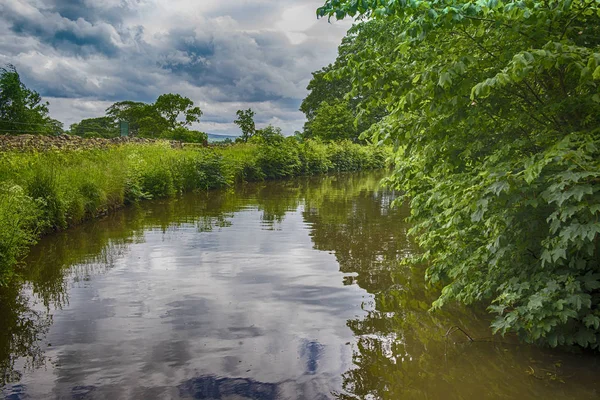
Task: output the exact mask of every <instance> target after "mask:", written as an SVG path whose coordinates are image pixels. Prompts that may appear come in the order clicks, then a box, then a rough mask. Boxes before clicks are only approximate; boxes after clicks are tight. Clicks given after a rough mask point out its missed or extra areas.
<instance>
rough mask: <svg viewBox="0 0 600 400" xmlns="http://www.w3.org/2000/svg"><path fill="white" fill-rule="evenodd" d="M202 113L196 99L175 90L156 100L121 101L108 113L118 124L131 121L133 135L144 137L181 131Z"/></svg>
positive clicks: (191, 135)
mask: <svg viewBox="0 0 600 400" xmlns="http://www.w3.org/2000/svg"><path fill="white" fill-rule="evenodd" d="M201 116H202V110H200V107H194V102H193V101H192V100H190V99H189V98H187V97H183V96H181V95H180V94H173V93H167V94H162V95H160V96H158V98H157V99H156V101H155V102H154V103H153V104H147V103H141V102H135V101H120V102H117V103H114V104H113V105H111V106H110V107H108V108H107V109H106V117H108V118H110V119H111V120H112V122H113V124H115V126H116V124H117V123H118V122H119V121H128V122H129V131H130V133H131V135H133V136H141V137H159V136H161V135H162V134H163V132H166V131H176V132H179V133H181V132H182V131H181V129H186V127H187V126H189V125H191V124H192V123H194V122H199V121H200V117H201ZM194 136H197V135H195V134H190V137H194Z"/></svg>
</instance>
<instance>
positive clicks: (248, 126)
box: [233, 108, 256, 142]
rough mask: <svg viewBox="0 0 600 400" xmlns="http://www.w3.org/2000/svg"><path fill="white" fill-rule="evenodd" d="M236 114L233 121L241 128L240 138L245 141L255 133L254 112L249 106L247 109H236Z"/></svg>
mask: <svg viewBox="0 0 600 400" xmlns="http://www.w3.org/2000/svg"><path fill="white" fill-rule="evenodd" d="M236 115H237V116H238V118H237V119H236V120H235V121H233V123H234V124H236V125H237V126H239V127H240V129H241V130H242V136H241V137H240V140H241V141H242V142H247V141H248V139H250V138H251V137H252V136H254V134H255V133H256V124H255V123H254V115H255V113H254V111H252V109H251V108H249V109H247V110H237V112H236Z"/></svg>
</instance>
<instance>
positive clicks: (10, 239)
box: [0, 183, 41, 286]
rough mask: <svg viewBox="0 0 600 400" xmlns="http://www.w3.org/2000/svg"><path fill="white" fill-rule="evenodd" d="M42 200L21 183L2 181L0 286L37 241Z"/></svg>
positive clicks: (0, 193) (0, 201) (0, 204)
mask: <svg viewBox="0 0 600 400" xmlns="http://www.w3.org/2000/svg"><path fill="white" fill-rule="evenodd" d="M40 214H41V213H40V207H39V204H38V203H37V202H36V201H34V200H33V199H32V198H31V197H29V196H27V194H26V193H25V190H24V189H23V188H22V187H21V186H18V185H12V184H8V183H4V184H2V185H0V286H2V285H4V283H6V281H7V279H8V278H10V276H11V275H12V274H13V268H12V267H13V266H14V265H15V264H16V263H17V262H18V261H19V259H20V257H21V256H22V255H23V254H24V253H25V251H26V249H27V247H28V246H29V245H31V244H33V243H34V242H35V239H36V231H35V225H36V222H38V217H39V216H40Z"/></svg>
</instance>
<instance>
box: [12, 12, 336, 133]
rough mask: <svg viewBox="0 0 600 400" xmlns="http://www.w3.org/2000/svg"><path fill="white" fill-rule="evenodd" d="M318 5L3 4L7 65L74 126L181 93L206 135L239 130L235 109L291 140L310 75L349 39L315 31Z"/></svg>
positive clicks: (328, 60)
mask: <svg viewBox="0 0 600 400" xmlns="http://www.w3.org/2000/svg"><path fill="white" fill-rule="evenodd" d="M318 3H319V2H317V3H315V5H313V4H312V3H311V4H310V5H307V2H305V1H301V0H285V1H280V2H275V1H267V0H249V1H247V2H244V3H240V2H234V1H228V2H224V1H216V0H206V1H203V2H202V3H194V2H188V1H178V0H172V1H167V0H105V1H92V0H2V1H0V64H6V63H12V64H14V65H16V67H17V69H18V71H19V72H20V74H21V76H22V78H23V80H24V82H25V83H26V84H27V85H28V86H30V87H32V88H33V89H35V90H37V91H38V92H40V94H41V95H42V96H44V97H46V98H50V99H49V100H50V103H51V110H52V112H53V113H56V114H58V116H57V117H58V118H61V117H63V116H64V117H63V118H66V119H67V120H65V122H66V123H67V124H68V123H71V122H75V120H77V119H79V118H81V117H92V116H95V115H87V114H85V113H86V112H89V113H91V112H97V110H101V109H103V108H105V103H106V102H114V101H120V100H136V101H145V102H152V101H154V100H155V99H156V97H158V96H159V95H160V94H162V93H168V92H177V93H181V94H183V95H186V96H188V97H190V98H192V99H193V100H194V101H195V102H197V103H198V104H200V105H201V106H202V108H203V110H205V115H204V118H203V121H204V122H206V123H207V125H206V126H207V128H206V129H223V130H227V129H230V128H231V127H232V126H233V125H232V124H231V121H233V119H234V118H235V110H236V109H238V108H248V107H252V108H254V109H255V110H257V112H258V113H260V114H259V115H257V121H259V122H260V121H263V122H265V123H266V122H269V121H270V122H275V123H278V124H281V125H282V126H283V127H284V130H287V131H288V133H291V132H293V130H294V129H298V128H299V127H300V126H301V125H302V117H303V116H302V114H301V113H299V112H298V111H297V109H298V106H299V104H300V102H301V99H302V98H303V97H304V95H305V87H306V84H307V83H308V80H309V79H310V72H311V71H313V70H315V69H318V68H320V67H321V66H323V65H325V64H327V63H329V62H331V61H332V60H333V58H334V57H335V47H336V42H337V41H338V40H339V39H340V38H341V32H342V30H340V29H337V31H335V34H336V35H337V36H336V38H335V39H334V40H329V41H328V40H323V32H325V35H330V34H331V32H332V31H331V29H333V28H331V27H325V26H323V25H320V26H322V27H324V28H326V29H323V28H320V29H321V31H314V32H313V31H311V29H312V26H313V24H314V23H315V17H314V11H313V10H314V8H316V6H318ZM290 7H291V9H292V12H291V14H290V13H289V11H290ZM294 7H295V8H294ZM296 10H300V11H302V13H301V15H300V14H298V13H297V12H296ZM286 12H288V15H287V17H285V15H284V14H285V13H286ZM284 17H285V18H287V19H285V18H284ZM282 18H283V20H282ZM298 24H299V25H298ZM296 26H298V27H296ZM327 32H329V33H327ZM294 35H296V36H294ZM311 35H312V36H311ZM52 98H54V99H57V101H56V102H55V103H56V104H57V106H56V107H53V106H52V104H53V101H52ZM69 99H71V100H69ZM58 100H60V101H58ZM78 102H83V103H85V104H86V106H85V107H77V106H76V105H77V104H78ZM91 102H96V103H97V105H96V106H90V103H91ZM66 104H73V107H72V108H73V109H74V110H77V111H78V113H77V115H75V114H71V113H69V110H67V109H64V107H65V105H66ZM86 110H88V111H86ZM288 128H289V129H288ZM231 129H232V128H231Z"/></svg>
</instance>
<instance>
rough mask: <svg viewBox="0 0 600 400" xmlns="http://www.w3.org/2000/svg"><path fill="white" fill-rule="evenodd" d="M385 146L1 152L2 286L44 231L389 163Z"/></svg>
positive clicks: (287, 143)
mask: <svg viewBox="0 0 600 400" xmlns="http://www.w3.org/2000/svg"><path fill="white" fill-rule="evenodd" d="M386 158H387V153H386V151H385V150H383V149H377V148H373V147H366V146H359V145H356V144H352V143H350V142H342V143H331V144H324V143H320V142H316V141H307V142H304V143H298V142H296V141H295V140H293V139H285V140H283V139H282V140H280V141H277V142H276V143H270V144H266V143H258V144H245V145H236V146H230V147H223V148H197V149H195V148H194V149H173V148H171V145H170V144H168V143H153V144H125V145H122V146H115V147H112V148H109V149H90V150H69V151H64V150H62V151H51V152H3V153H0V285H1V284H3V283H4V282H6V281H7V280H10V279H11V278H12V277H14V276H15V274H16V273H17V265H18V263H19V260H20V259H21V258H22V257H23V256H24V254H25V253H26V252H27V249H28V248H29V246H30V245H32V244H33V243H35V241H36V239H37V238H38V237H40V236H41V235H44V234H47V233H49V232H52V231H56V230H61V229H65V228H67V227H69V226H72V225H76V224H78V223H80V222H82V221H83V220H86V219H89V218H94V217H97V216H99V215H103V214H105V213H108V212H110V211H111V210H114V209H116V208H119V207H121V206H123V205H125V204H131V203H135V202H138V201H140V200H144V199H151V198H164V197H171V196H175V195H177V194H178V193H182V192H187V191H194V190H196V191H205V190H209V189H213V188H219V187H226V186H231V185H234V184H235V183H241V182H248V181H259V180H264V179H280V178H288V177H292V176H298V175H314V174H320V173H326V172H334V171H358V170H365V169H374V168H382V167H384V165H385V159H386Z"/></svg>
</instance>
